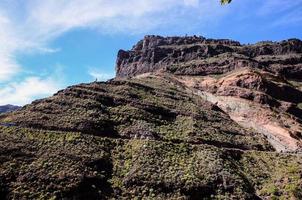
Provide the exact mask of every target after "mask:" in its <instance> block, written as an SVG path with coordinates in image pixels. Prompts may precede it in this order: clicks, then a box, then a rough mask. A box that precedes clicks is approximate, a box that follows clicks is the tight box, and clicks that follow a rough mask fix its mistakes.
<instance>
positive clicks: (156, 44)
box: [116, 36, 302, 79]
mask: <svg viewBox="0 0 302 200" xmlns="http://www.w3.org/2000/svg"><path fill="white" fill-rule="evenodd" d="M301 53H302V41H301V40H299V39H289V40H286V41H281V42H260V43H257V44H254V45H241V44H240V43H239V42H236V41H232V40H214V39H206V38H203V37H197V36H193V37H166V38H164V37H160V36H146V37H145V38H144V39H143V40H141V41H139V42H138V43H137V44H136V45H135V46H134V47H133V48H132V49H131V50H130V51H124V50H120V51H119V52H118V58H117V62H116V75H117V77H132V76H135V75H138V74H142V73H146V72H156V71H165V72H170V73H173V74H178V75H209V74H222V73H226V72H229V71H232V70H234V69H238V68H242V67H251V68H259V69H264V70H267V71H270V72H273V73H278V74H280V75H282V76H284V77H287V78H296V79H301V77H302V76H301V75H302V69H301V61H302V54H301Z"/></svg>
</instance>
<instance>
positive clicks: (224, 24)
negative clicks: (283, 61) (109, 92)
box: [0, 0, 302, 105]
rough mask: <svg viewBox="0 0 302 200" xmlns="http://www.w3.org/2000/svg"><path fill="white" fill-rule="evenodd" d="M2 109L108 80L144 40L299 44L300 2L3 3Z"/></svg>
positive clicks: (21, 0)
mask: <svg viewBox="0 0 302 200" xmlns="http://www.w3.org/2000/svg"><path fill="white" fill-rule="evenodd" d="M0 27H1V31H0V105H2V104H8V103H10V104H17V105H24V104H27V103H30V102H31V101H32V100H34V99H37V98H43V97H47V96H50V95H52V94H53V93H55V92H56V91H57V90H59V89H62V88H65V87H66V86H68V85H72V84H77V83H81V82H90V81H93V80H95V78H98V80H106V79H109V78H111V77H114V73H115V72H114V66H115V59H116V54H117V51H118V50H119V49H130V48H131V47H132V46H133V45H134V44H135V43H136V42H137V41H138V40H140V39H141V38H143V36H144V35H147V34H148V35H149V34H155V35H164V36H171V35H186V34H188V35H202V36H205V37H208V38H229V39H234V40H238V41H240V42H242V43H254V42H257V41H260V40H272V41H278V40H283V39H288V38H299V39H302V31H301V30H302V0H295V1H294V0H233V2H232V3H231V4H230V5H227V6H221V5H220V4H219V0H89V1H87V0H60V1H59V0H43V1H41V0H1V1H0Z"/></svg>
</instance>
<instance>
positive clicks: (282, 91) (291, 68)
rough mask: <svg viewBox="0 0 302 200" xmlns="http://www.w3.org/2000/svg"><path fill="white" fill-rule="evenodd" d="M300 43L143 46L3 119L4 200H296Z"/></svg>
mask: <svg viewBox="0 0 302 200" xmlns="http://www.w3.org/2000/svg"><path fill="white" fill-rule="evenodd" d="M202 42H204V43H202ZM301 43H302V42H301V41H300V40H297V39H293V40H288V41H283V42H276V43H271V42H264V43H263V42H262V43H259V44H255V45H254V46H253V45H251V46H248V45H247V46H242V45H241V44H240V43H238V42H236V41H231V40H211V39H205V38H203V37H197V36H192V37H166V38H165V37H160V36H146V37H145V38H144V39H143V40H141V41H139V42H138V44H137V45H135V46H134V47H133V48H132V50H130V51H124V50H121V51H119V53H118V57H117V62H116V63H117V66H116V70H117V77H116V78H114V79H112V80H109V81H107V82H92V83H87V84H78V85H74V86H70V87H67V88H66V89H64V90H60V91H58V92H57V93H56V94H54V95H53V96H52V97H49V98H45V99H40V100H36V101H34V102H32V103H31V104H28V105H26V106H24V107H22V108H21V109H19V110H17V111H14V112H11V113H4V114H2V115H0V122H1V124H2V125H0V158H1V159H0V198H1V199H13V198H16V199H37V198H42V199H87V198H88V199H135V198H137V199H152V198H153V199H200V198H202V199H262V198H264V199H265V198H268V199H273V198H281V199H282V198H283V199H290V198H291V199H301V198H302V191H301V188H302V181H301V174H302V154H301V147H302V146H301V142H302V135H301V132H302V123H301V121H302V119H301V117H302V116H301V111H302V109H301V107H300V105H301V104H300V103H301V102H300V97H301V94H302V80H301V79H299V78H301V77H300V73H301V70H302V68H301V63H302V59H301V58H302V55H301V53H302V46H301ZM250 48H251V49H250ZM234 49H235V50H237V51H239V53H238V52H234V51H235V50H234ZM230 51H231V52H230ZM240 51H242V52H245V53H246V52H248V54H249V56H247V55H243V54H244V53H241V54H240ZM255 52H256V53H255ZM259 52H260V54H261V55H258V54H259ZM275 54H276V55H275ZM253 56H254V57H253ZM251 57H253V58H251ZM256 58H257V59H256ZM5 124H9V126H5Z"/></svg>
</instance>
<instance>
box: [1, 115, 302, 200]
mask: <svg viewBox="0 0 302 200" xmlns="http://www.w3.org/2000/svg"><path fill="white" fill-rule="evenodd" d="M182 120H183V119H182ZM190 126H191V124H190ZM0 152H1V153H0V156H1V157H0V158H1V163H0V185H1V187H3V188H2V190H3V191H4V192H2V194H1V195H3V194H4V193H6V195H8V196H9V197H13V198H29V199H60V198H63V197H65V198H83V197H86V198H119V199H120V198H124V199H135V198H138V199H141V198H143V199H152V198H155V199H175V198H193V199H194V198H197V197H204V198H205V199H219V198H220V199H232V198H236V199H253V198H254V197H255V195H259V196H261V197H264V198H267V197H270V198H274V197H278V198H279V197H281V199H290V198H296V199H299V198H301V178H300V175H301V172H302V158H301V156H298V155H297V156H295V155H282V154H278V153H272V152H260V151H247V152H243V151H238V150H228V149H224V148H217V147H215V146H211V145H193V144H189V143H173V142H163V141H155V140H136V139H133V140H124V139H112V138H103V137H98V136H91V135H86V134H81V133H72V132H55V131H42V130H40V131H38V130H34V129H25V128H14V127H6V128H5V127H1V128H0ZM4 152H14V153H11V154H8V153H4ZM12 177H16V178H14V179H12ZM8 183H10V185H9V187H10V189H9V190H6V188H7V186H8ZM2 190H0V191H2Z"/></svg>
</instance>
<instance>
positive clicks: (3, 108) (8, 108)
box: [0, 104, 20, 113]
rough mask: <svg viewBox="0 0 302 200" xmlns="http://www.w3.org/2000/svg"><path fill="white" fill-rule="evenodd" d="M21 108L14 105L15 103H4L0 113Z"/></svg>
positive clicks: (0, 107)
mask: <svg viewBox="0 0 302 200" xmlns="http://www.w3.org/2000/svg"><path fill="white" fill-rule="evenodd" d="M19 108H20V107H19V106H14V105H9V104H8V105H3V106H0V113H5V112H11V111H14V110H17V109H19Z"/></svg>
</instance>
